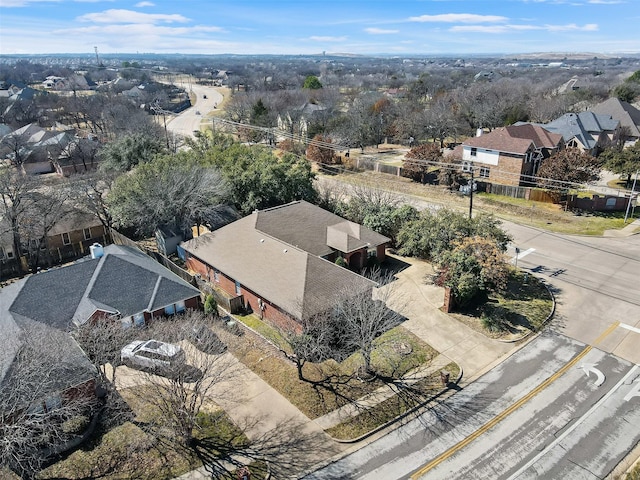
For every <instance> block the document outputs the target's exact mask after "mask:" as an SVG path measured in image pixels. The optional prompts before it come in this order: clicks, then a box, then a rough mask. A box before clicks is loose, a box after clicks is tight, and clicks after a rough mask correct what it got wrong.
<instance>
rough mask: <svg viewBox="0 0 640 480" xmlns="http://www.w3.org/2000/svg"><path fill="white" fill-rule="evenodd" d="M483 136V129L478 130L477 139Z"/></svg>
mask: <svg viewBox="0 0 640 480" xmlns="http://www.w3.org/2000/svg"><path fill="white" fill-rule="evenodd" d="M481 136H482V127H480V128H479V129H477V130H476V137H481Z"/></svg>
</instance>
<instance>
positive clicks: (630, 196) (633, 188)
mask: <svg viewBox="0 0 640 480" xmlns="http://www.w3.org/2000/svg"><path fill="white" fill-rule="evenodd" d="M639 171H640V170H636V178H634V179H633V186H632V187H631V195H629V202H628V203H627V211H626V212H625V213H624V223H627V218H628V217H629V207H631V201H632V200H633V194H634V193H635V191H636V182H637V181H638V172H639Z"/></svg>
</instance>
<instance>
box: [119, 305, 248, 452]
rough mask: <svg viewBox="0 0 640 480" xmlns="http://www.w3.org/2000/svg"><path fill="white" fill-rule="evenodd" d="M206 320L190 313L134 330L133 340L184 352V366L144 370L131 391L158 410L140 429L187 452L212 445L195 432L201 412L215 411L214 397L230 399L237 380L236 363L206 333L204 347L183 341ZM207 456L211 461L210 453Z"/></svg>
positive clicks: (213, 337)
mask: <svg viewBox="0 0 640 480" xmlns="http://www.w3.org/2000/svg"><path fill="white" fill-rule="evenodd" d="M208 322H209V319H208V316H206V315H205V314H204V313H202V312H200V311H195V310H190V311H187V312H186V313H184V314H182V315H180V316H179V317H174V318H172V319H171V320H164V321H163V320H156V321H154V322H153V323H151V324H150V325H149V326H148V328H147V329H145V330H143V331H138V332H136V333H137V334H138V336H141V335H144V336H145V339H149V338H153V339H155V340H159V341H164V342H169V343H178V342H181V343H180V344H181V345H182V347H183V348H184V349H185V351H186V353H187V363H185V364H181V365H176V366H175V368H173V367H172V368H171V369H169V370H167V371H163V372H159V371H158V370H149V371H144V372H143V373H142V378H143V382H142V384H140V385H138V386H137V387H136V388H135V389H131V393H132V394H133V395H134V396H135V397H136V398H138V399H139V400H140V401H141V402H143V403H144V404H147V405H149V406H151V407H152V408H153V410H154V411H155V412H157V413H156V414H154V415H153V416H151V417H149V418H148V419H146V421H144V422H143V425H141V427H142V428H143V429H144V430H145V431H146V432H148V433H151V434H152V435H154V437H156V438H158V439H159V440H161V441H164V442H167V443H168V444H170V445H172V446H173V447H174V448H176V449H178V450H182V451H184V452H185V453H187V454H188V453H195V452H197V451H198V449H202V448H205V447H206V443H207V441H209V442H214V439H211V438H209V439H207V438H203V437H202V435H201V434H200V433H199V432H200V431H201V429H202V428H203V425H202V423H201V422H202V420H203V419H202V416H201V412H202V413H204V410H207V411H208V412H211V411H213V410H216V407H215V405H214V404H213V401H212V399H214V398H215V399H217V400H218V401H219V400H220V399H221V398H228V399H229V398H230V399H233V398H234V397H233V396H234V389H233V385H234V383H235V382H236V381H238V378H237V376H238V372H239V370H238V366H237V365H238V364H237V361H236V360H235V359H234V358H233V357H232V356H231V355H230V354H228V353H223V352H224V350H225V346H224V344H222V343H221V341H220V340H219V339H218V337H217V336H215V335H213V334H212V333H211V332H209V333H208V335H207V338H206V340H205V341H206V342H207V343H206V345H205V346H204V347H203V346H202V345H201V344H198V347H199V348H196V347H195V346H194V345H192V344H190V343H188V342H184V341H183V340H184V339H185V338H187V339H191V338H193V335H194V334H195V333H194V332H202V330H201V329H203V328H204V329H208V328H209V326H208ZM121 346H122V345H121ZM200 349H202V350H200ZM206 352H211V353H206ZM216 352H217V353H216ZM158 373H160V375H159V374H158ZM162 375H165V376H162ZM216 418H217V416H216V415H215V414H214V415H213V416H209V417H208V421H216ZM227 440H228V439H227ZM227 440H225V441H227ZM201 442H204V444H203V443H201ZM229 447H230V446H229ZM210 453H213V454H214V455H213V456H214V457H215V452H210ZM209 460H210V461H213V460H212V459H209Z"/></svg>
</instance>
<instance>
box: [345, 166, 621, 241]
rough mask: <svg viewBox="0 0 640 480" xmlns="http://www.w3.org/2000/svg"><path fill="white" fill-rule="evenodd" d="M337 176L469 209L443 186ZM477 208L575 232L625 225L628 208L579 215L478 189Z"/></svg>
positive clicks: (381, 177) (369, 174) (597, 231)
mask: <svg viewBox="0 0 640 480" xmlns="http://www.w3.org/2000/svg"><path fill="white" fill-rule="evenodd" d="M333 178H336V179H338V180H339V181H341V182H345V183H349V184H352V185H364V186H370V187H375V188H380V189H383V190H387V191H390V192H398V193H402V194H405V195H411V196H414V197H416V198H418V199H420V200H423V201H426V202H430V203H434V204H439V205H442V206H446V207H447V208H451V209H453V210H462V211H468V209H469V198H468V197H466V196H462V195H459V194H457V193H455V192H449V191H448V190H447V189H446V188H444V187H442V186H433V185H422V184H419V183H416V182H413V181H411V180H410V179H408V178H404V177H397V176H394V175H386V174H383V173H377V172H370V171H367V172H362V173H359V174H353V173H352V174H343V175H338V176H335V177H333ZM473 205H474V209H475V210H476V211H479V212H480V211H481V212H486V213H492V214H494V215H495V216H496V217H499V218H502V219H505V220H509V221H513V222H517V223H521V224H524V225H531V226H533V227H537V228H544V229H545V230H550V231H553V232H558V233H566V234H573V235H602V234H603V233H604V231H605V230H617V229H620V228H622V227H624V212H606V213H598V212H594V213H593V214H588V215H575V214H574V213H573V212H571V211H567V212H565V211H564V210H563V209H562V207H561V206H560V205H557V204H552V203H545V202H533V201H530V200H525V199H521V198H512V197H507V196H502V195H492V194H485V193H477V194H475V195H474V202H473Z"/></svg>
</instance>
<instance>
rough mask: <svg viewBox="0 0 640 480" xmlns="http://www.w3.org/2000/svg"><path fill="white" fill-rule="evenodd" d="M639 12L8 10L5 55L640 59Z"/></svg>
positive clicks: (562, 7) (588, 6) (463, 4)
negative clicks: (582, 55) (588, 55)
mask: <svg viewBox="0 0 640 480" xmlns="http://www.w3.org/2000/svg"><path fill="white" fill-rule="evenodd" d="M638 24H640V1H639V0H502V1H485V0H466V1H450V0H339V1H334V0H325V1H320V0H314V1H312V0H295V1H292V0H174V1H164V0H141V1H140V0H139V1H136V0H133V1H122V0H0V53H2V54H11V53H92V52H93V48H94V46H97V47H98V50H99V51H100V52H101V53H136V52H139V53H151V52H153V53H196V54H223V53H236V54H314V53H321V52H323V51H326V52H327V53H354V54H365V55H366V54H376V53H387V54H398V55H400V54H406V55H409V54H426V55H434V56H435V55H446V54H456V53H469V54H492V53H530V52H568V53H569V52H593V53H601V54H620V53H637V52H640V34H639V33H638V30H637V25H638Z"/></svg>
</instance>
